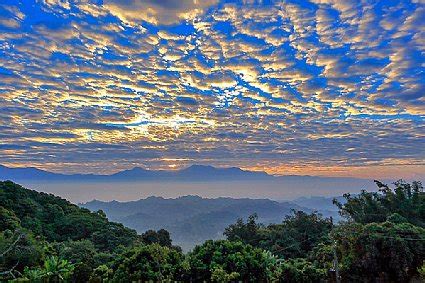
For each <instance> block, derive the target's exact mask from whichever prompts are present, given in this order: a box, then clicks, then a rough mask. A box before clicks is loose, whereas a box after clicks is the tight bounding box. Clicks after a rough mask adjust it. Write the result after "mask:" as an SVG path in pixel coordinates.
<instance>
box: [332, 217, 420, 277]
mask: <svg viewBox="0 0 425 283" xmlns="http://www.w3.org/2000/svg"><path fill="white" fill-rule="evenodd" d="M332 237H333V238H334V239H335V240H336V241H337V243H338V245H337V248H338V256H339V257H340V265H341V275H342V277H343V278H345V279H346V280H349V281H364V280H368V281H376V280H377V279H378V278H379V279H380V280H381V281H382V280H383V281H385V282H386V281H388V280H389V279H391V280H394V281H397V282H408V281H409V280H410V279H411V278H413V277H414V276H416V275H417V272H418V268H420V267H421V265H422V263H423V260H424V258H425V229H424V228H421V227H418V226H414V225H412V224H410V223H391V222H384V223H370V224H366V225H363V224H360V223H349V224H345V225H342V226H340V227H338V228H336V229H335V230H334V231H333V232H332Z"/></svg>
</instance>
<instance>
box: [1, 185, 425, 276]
mask: <svg viewBox="0 0 425 283" xmlns="http://www.w3.org/2000/svg"><path fill="white" fill-rule="evenodd" d="M376 184H377V186H378V187H379V191H377V192H366V191H362V192H361V193H360V194H358V195H354V196H352V195H349V194H346V195H344V199H345V201H344V202H338V201H337V200H335V205H336V206H337V207H338V209H339V212H340V214H341V216H343V217H344V221H341V222H338V223H335V221H333V219H332V218H326V217H323V216H322V215H320V214H318V213H306V212H302V211H295V210H294V211H293V213H292V215H290V216H286V217H285V218H284V219H282V222H281V223H277V224H270V225H263V224H261V223H258V220H257V217H256V215H255V214H254V215H251V216H250V217H248V219H246V220H243V219H239V220H237V222H236V223H234V224H232V225H230V226H228V227H227V228H226V230H225V232H224V236H225V238H226V239H225V240H216V241H212V240H209V241H206V242H204V243H203V244H202V245H198V246H196V247H195V248H194V249H193V250H192V251H190V252H189V253H186V254H184V253H183V252H182V250H181V248H180V247H178V246H173V244H172V241H171V238H170V234H169V233H168V231H166V230H163V229H161V230H158V231H154V230H150V231H146V232H145V233H143V234H141V235H139V234H137V233H136V231H134V230H132V229H129V228H126V227H124V226H123V225H122V224H118V223H114V222H110V221H109V220H108V219H107V218H106V216H105V213H104V212H103V211H101V210H100V211H97V212H91V211H89V210H88V209H84V208H80V207H78V206H76V205H74V204H71V203H70V202H68V201H66V200H64V199H61V198H59V197H56V196H53V195H50V194H45V193H39V192H36V191H31V190H28V189H25V188H23V187H21V186H20V185H17V184H15V183H13V182H10V181H6V182H0V228H1V232H0V269H1V270H0V280H2V281H7V280H10V281H15V282H25V281H31V282H33V281H35V282H37V281H38V282H61V281H66V282H132V281H139V282H146V281H151V282H174V281H180V282H203V281H206V282H338V281H341V282H376V281H379V282H409V281H413V280H417V281H420V280H421V278H422V279H425V265H424V264H425V263H424V260H425V193H424V192H423V187H422V185H421V183H420V182H413V183H411V184H409V183H406V182H403V181H398V182H396V183H394V186H391V187H390V186H388V185H385V184H383V183H381V182H378V181H376Z"/></svg>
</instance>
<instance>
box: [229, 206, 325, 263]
mask: <svg viewBox="0 0 425 283" xmlns="http://www.w3.org/2000/svg"><path fill="white" fill-rule="evenodd" d="M331 229H332V221H331V219H327V218H323V217H322V216H321V215H320V214H318V213H311V214H307V213H305V212H303V211H293V215H290V216H287V217H285V219H284V220H283V222H282V223H281V224H271V225H269V226H267V227H264V226H263V225H261V224H257V223H256V215H252V216H250V217H249V218H248V220H247V222H246V223H244V222H243V220H242V219H239V220H238V221H237V222H236V224H233V225H230V226H229V227H228V228H226V230H225V232H224V235H225V236H226V237H227V239H228V240H231V241H234V240H239V241H242V242H244V243H247V244H251V245H253V246H255V247H259V248H262V249H265V250H269V251H271V252H272V253H273V254H275V255H277V256H279V257H281V258H296V257H306V256H307V255H308V253H309V252H310V251H311V250H312V249H313V248H314V247H315V246H316V245H317V244H318V243H320V242H322V241H324V240H326V239H327V237H328V234H329V232H330V231H331Z"/></svg>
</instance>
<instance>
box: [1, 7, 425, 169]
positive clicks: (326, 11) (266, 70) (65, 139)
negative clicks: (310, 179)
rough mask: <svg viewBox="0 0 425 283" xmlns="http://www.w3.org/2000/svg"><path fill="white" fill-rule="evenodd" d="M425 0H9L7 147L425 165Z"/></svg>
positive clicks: (185, 158)
mask: <svg viewBox="0 0 425 283" xmlns="http://www.w3.org/2000/svg"><path fill="white" fill-rule="evenodd" d="M424 19H425V5H424V4H423V3H421V1H365V0H362V1H356V0H353V1H350V0H310V1H216V0H205V1H199V0H198V1H196V0H183V1H172V0H165V1H153V0H133V1H123V0H104V1H96V0H93V1H90V0H86V1H84V0H81V1H67V0H62V1H59V0H25V1H16V0H13V1H12V0H10V1H8V0H2V1H1V3H0V157H1V159H2V161H1V163H3V164H5V165H10V166H36V167H40V168H44V169H48V170H53V171H61V172H113V171H117V170H120V169H125V168H131V167H134V166H142V167H146V168H151V169H157V168H168V169H173V168H180V167H184V166H187V165H190V164H195V163H196V164H211V165H216V166H239V167H242V168H246V169H253V170H266V171H268V172H270V173H273V174H312V175H353V176H370V175H373V174H374V175H376V176H378V177H381V176H384V177H385V176H386V177H389V176H390V177H393V176H394V174H399V176H400V177H417V176H419V177H423V176H424V175H425V173H424V172H425V165H424V160H425V150H424V149H425V130H424V120H425V98H424V94H425V83H424V82H425V75H424V64H425V60H424V51H425V25H424Z"/></svg>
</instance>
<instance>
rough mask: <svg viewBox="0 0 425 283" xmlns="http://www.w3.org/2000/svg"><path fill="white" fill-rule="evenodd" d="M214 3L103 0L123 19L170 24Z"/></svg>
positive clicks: (211, 1) (190, 0)
mask: <svg viewBox="0 0 425 283" xmlns="http://www.w3.org/2000/svg"><path fill="white" fill-rule="evenodd" d="M216 3H217V0H202V1H198V0H180V1H176V0H161V1H156V0H133V1H127V0H104V4H103V5H104V7H105V8H106V9H108V10H109V11H110V12H111V13H112V14H114V15H116V16H117V17H119V18H120V19H122V20H124V21H128V22H134V21H138V22H139V21H146V22H150V23H153V24H156V25H170V24H174V23H177V22H179V21H181V20H189V19H194V18H195V17H197V16H199V15H201V14H202V13H204V12H205V10H206V9H208V8H209V7H210V6H212V5H214V4H216Z"/></svg>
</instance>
